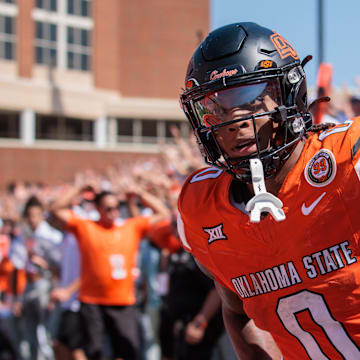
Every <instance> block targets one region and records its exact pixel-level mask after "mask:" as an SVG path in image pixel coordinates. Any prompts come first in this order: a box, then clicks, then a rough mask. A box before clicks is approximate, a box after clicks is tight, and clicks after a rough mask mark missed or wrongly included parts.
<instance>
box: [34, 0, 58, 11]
mask: <svg viewBox="0 0 360 360" xmlns="http://www.w3.org/2000/svg"><path fill="white" fill-rule="evenodd" d="M36 7H37V8H39V9H43V10H48V11H57V0H36Z"/></svg>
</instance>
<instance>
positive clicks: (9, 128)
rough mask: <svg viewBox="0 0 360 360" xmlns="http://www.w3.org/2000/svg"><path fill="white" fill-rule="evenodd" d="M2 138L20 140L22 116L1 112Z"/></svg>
mask: <svg viewBox="0 0 360 360" xmlns="http://www.w3.org/2000/svg"><path fill="white" fill-rule="evenodd" d="M0 137H1V138H15V139H19V138H20V115H19V114H18V113H6V112H0Z"/></svg>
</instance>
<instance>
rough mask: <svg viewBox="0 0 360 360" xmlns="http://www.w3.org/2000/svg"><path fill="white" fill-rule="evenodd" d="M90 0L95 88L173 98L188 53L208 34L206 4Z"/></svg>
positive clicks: (203, 0)
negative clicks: (92, 16)
mask: <svg viewBox="0 0 360 360" xmlns="http://www.w3.org/2000/svg"><path fill="white" fill-rule="evenodd" d="M108 1H109V3H111V6H108V7H107V8H104V7H101V5H100V3H101V0H95V4H94V9H95V15H94V19H95V29H94V42H95V43H94V46H95V47H94V65H95V68H94V70H95V84H96V86H97V87H104V88H110V89H117V90H118V91H120V93H121V94H122V95H123V96H130V97H132V96H136V97H156V98H177V97H178V95H179V93H180V90H181V88H182V87H183V82H184V77H185V71H186V67H187V63H188V61H189V59H190V56H191V54H192V53H193V51H194V50H195V48H196V47H197V45H198V44H199V42H200V39H201V36H202V35H206V34H207V32H208V31H209V1H208V0H192V1H169V0H152V1H148V0H133V1H128V0H108Z"/></svg>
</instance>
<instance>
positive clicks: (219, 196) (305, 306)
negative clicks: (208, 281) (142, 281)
mask: <svg viewBox="0 0 360 360" xmlns="http://www.w3.org/2000/svg"><path fill="white" fill-rule="evenodd" d="M308 60H309V57H307V58H306V59H305V60H303V61H302V62H300V61H299V57H298V55H297V53H296V51H295V49H294V48H293V47H292V46H291V44H290V43H289V42H288V41H287V40H286V39H284V38H283V37H282V36H281V35H280V34H278V33H276V32H274V31H272V30H269V29H266V28H264V27H261V26H259V25H257V24H254V23H236V24H231V25H227V26H224V27H222V28H219V29H217V30H214V31H213V32H212V33H210V34H209V35H208V36H207V38H206V39H205V40H204V41H203V42H202V43H201V44H200V46H199V47H198V48H197V50H196V51H195V53H194V55H193V57H192V58H191V60H190V63H189V66H188V70H187V74H186V80H185V84H186V89H185V91H184V92H183V94H182V95H181V103H182V105H183V109H184V111H185V114H186V115H187V117H188V119H189V121H190V123H191V125H192V127H193V129H194V132H195V135H196V136H197V139H198V143H199V146H200V150H201V151H202V154H203V155H204V158H205V161H206V162H207V163H208V164H210V165H212V167H210V168H205V169H201V170H198V171H196V172H195V173H193V174H192V175H190V176H189V178H188V179H187V181H186V182H185V184H184V186H183V189H182V192H181V195H180V197H179V202H178V207H179V211H180V215H179V218H178V230H179V234H180V235H181V239H182V242H183V245H184V247H185V249H187V250H188V251H190V252H191V253H192V254H193V255H194V257H195V258H196V260H197V262H198V263H199V266H200V267H201V268H202V269H203V271H204V272H206V273H207V274H208V275H209V276H211V277H213V278H214V279H215V283H216V286H217V289H218V292H219V294H220V296H221V298H222V302H223V316H224V321H225V324H226V328H227V331H228V332H229V334H230V336H231V339H232V343H233V346H234V348H235V350H236V352H237V354H238V356H239V358H241V359H242V360H243V359H254V360H261V359H269V358H273V359H280V358H281V357H282V356H283V358H284V359H286V360H290V359H293V360H295V359H299V360H303V359H321V360H323V359H324V360H325V359H332V360H333V359H348V360H353V359H360V292H359V285H360V261H359V260H360V248H359V239H360V221H359V212H360V191H359V181H360V119H359V118H355V119H353V120H351V121H347V122H345V123H344V124H342V125H338V126H336V127H333V126H332V125H327V126H312V124H311V122H312V121H311V115H310V113H309V110H308V105H307V89H306V80H305V72H304V70H303V66H304V65H305V63H306V62H307V61H308ZM322 130H324V131H322ZM249 319H253V322H254V323H255V325H256V326H257V328H255V327H254V326H253V325H252V324H253V323H252V322H249ZM259 328H260V329H261V330H260V329H259ZM262 330H265V331H266V332H263V331H262ZM253 331H255V333H256V334H257V336H256V337H254V336H253V335H254V332H253ZM269 333H270V334H271V335H272V336H270V335H269ZM272 338H273V339H274V340H275V342H276V344H277V346H278V348H279V349H277V348H276V346H275V344H274V343H273V342H272Z"/></svg>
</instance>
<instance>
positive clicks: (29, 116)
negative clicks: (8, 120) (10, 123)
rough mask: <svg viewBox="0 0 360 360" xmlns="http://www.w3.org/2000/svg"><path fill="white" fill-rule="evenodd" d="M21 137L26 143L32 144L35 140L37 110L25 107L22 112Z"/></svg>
mask: <svg viewBox="0 0 360 360" xmlns="http://www.w3.org/2000/svg"><path fill="white" fill-rule="evenodd" d="M20 138H21V142H22V143H23V144H24V145H32V144H33V143H34V141H35V112H34V110H32V109H25V110H24V111H23V112H22V113H21V114H20Z"/></svg>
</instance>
